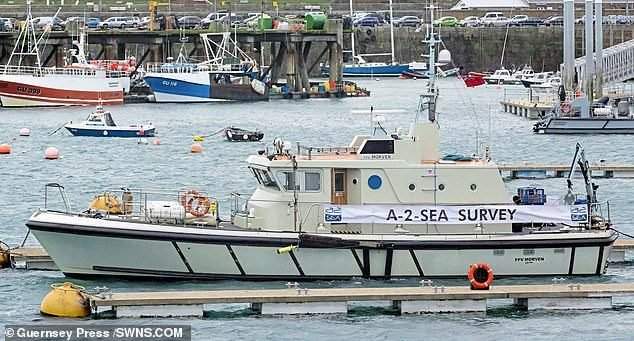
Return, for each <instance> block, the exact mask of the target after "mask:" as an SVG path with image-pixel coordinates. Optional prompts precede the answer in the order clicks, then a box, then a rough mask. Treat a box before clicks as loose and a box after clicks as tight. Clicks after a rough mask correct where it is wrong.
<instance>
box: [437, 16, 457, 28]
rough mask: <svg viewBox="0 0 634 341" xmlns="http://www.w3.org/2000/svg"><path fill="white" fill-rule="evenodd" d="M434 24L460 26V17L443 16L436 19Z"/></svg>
mask: <svg viewBox="0 0 634 341" xmlns="http://www.w3.org/2000/svg"><path fill="white" fill-rule="evenodd" d="M434 26H438V27H456V26H458V19H456V17H442V18H439V19H437V20H434Z"/></svg>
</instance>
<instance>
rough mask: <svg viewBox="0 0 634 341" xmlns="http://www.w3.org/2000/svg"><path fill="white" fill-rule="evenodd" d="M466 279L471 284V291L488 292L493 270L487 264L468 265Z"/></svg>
mask: <svg viewBox="0 0 634 341" xmlns="http://www.w3.org/2000/svg"><path fill="white" fill-rule="evenodd" d="M467 278H468V279H469V283H470V284H471V290H489V288H490V287H491V283H493V269H491V266H490V265H489V264H487V263H477V264H471V265H469V270H467Z"/></svg>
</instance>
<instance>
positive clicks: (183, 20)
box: [177, 15, 202, 29]
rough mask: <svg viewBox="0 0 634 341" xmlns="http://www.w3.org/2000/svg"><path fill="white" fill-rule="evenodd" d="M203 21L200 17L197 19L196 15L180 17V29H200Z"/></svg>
mask: <svg viewBox="0 0 634 341" xmlns="http://www.w3.org/2000/svg"><path fill="white" fill-rule="evenodd" d="M201 21H202V20H201V19H200V17H197V16H195V15H187V16H184V17H180V18H178V20H177V22H178V27H180V28H184V29H193V28H198V27H200V22H201Z"/></svg>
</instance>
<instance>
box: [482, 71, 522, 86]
mask: <svg viewBox="0 0 634 341" xmlns="http://www.w3.org/2000/svg"><path fill="white" fill-rule="evenodd" d="M483 78H484V80H485V81H486V82H487V84H520V83H521V80H520V79H518V78H515V76H513V74H511V71H509V70H507V69H499V70H495V72H494V73H493V74H492V75H489V76H485V77H483Z"/></svg>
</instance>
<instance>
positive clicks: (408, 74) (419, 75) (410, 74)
mask: <svg viewBox="0 0 634 341" xmlns="http://www.w3.org/2000/svg"><path fill="white" fill-rule="evenodd" d="M399 78H400V79H427V78H428V76H427V74H426V73H423V72H418V71H414V70H407V71H403V72H401V75H400V76H399Z"/></svg>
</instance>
